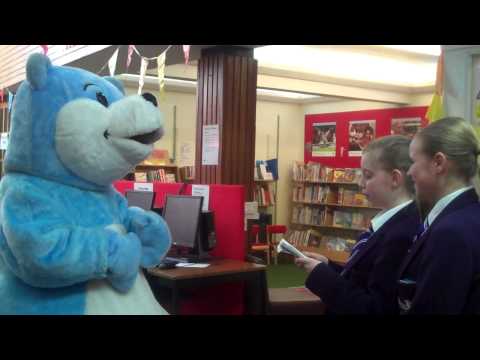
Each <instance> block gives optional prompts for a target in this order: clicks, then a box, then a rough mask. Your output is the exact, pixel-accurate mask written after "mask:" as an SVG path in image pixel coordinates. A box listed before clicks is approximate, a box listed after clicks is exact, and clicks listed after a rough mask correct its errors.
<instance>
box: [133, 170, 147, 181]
mask: <svg viewBox="0 0 480 360" xmlns="http://www.w3.org/2000/svg"><path fill="white" fill-rule="evenodd" d="M135 181H136V182H147V173H146V172H135Z"/></svg>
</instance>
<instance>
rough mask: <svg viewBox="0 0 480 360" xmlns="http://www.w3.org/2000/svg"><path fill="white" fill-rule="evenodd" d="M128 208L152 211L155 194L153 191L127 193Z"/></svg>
mask: <svg viewBox="0 0 480 360" xmlns="http://www.w3.org/2000/svg"><path fill="white" fill-rule="evenodd" d="M125 197H126V198H127V202H128V206H137V207H139V208H141V209H143V210H147V211H149V210H152V207H153V200H154V198H155V193H154V192H153V191H127V192H126V194H125Z"/></svg>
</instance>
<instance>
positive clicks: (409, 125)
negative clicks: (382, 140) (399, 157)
mask: <svg viewBox="0 0 480 360" xmlns="http://www.w3.org/2000/svg"><path fill="white" fill-rule="evenodd" d="M421 127H422V118H420V117H411V118H397V119H392V128H391V131H390V133H391V134H392V135H405V136H408V137H409V138H413V137H414V136H415V134H416V133H417V132H418V131H419V130H420V128H421Z"/></svg>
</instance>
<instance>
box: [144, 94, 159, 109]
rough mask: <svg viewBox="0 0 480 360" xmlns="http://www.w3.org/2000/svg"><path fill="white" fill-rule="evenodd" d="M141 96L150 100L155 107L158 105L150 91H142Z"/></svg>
mask: <svg viewBox="0 0 480 360" xmlns="http://www.w3.org/2000/svg"><path fill="white" fill-rule="evenodd" d="M142 96H143V98H144V99H145V100H147V101H150V102H151V103H152V104H153V105H154V106H155V107H158V103H157V98H156V97H155V96H153V95H152V94H150V93H143V94H142Z"/></svg>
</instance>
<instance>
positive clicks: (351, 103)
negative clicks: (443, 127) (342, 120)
mask: <svg viewBox="0 0 480 360" xmlns="http://www.w3.org/2000/svg"><path fill="white" fill-rule="evenodd" d="M432 97H433V92H432V93H426V94H416V95H414V96H412V101H411V102H410V103H409V104H408V105H407V106H429V105H430V103H431V101H432ZM395 107H402V106H398V105H395V104H390V103H382V102H373V101H361V100H340V101H331V102H324V103H317V104H304V106H303V114H304V115H308V114H323V113H335V112H345V111H361V110H374V109H391V108H395Z"/></svg>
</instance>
